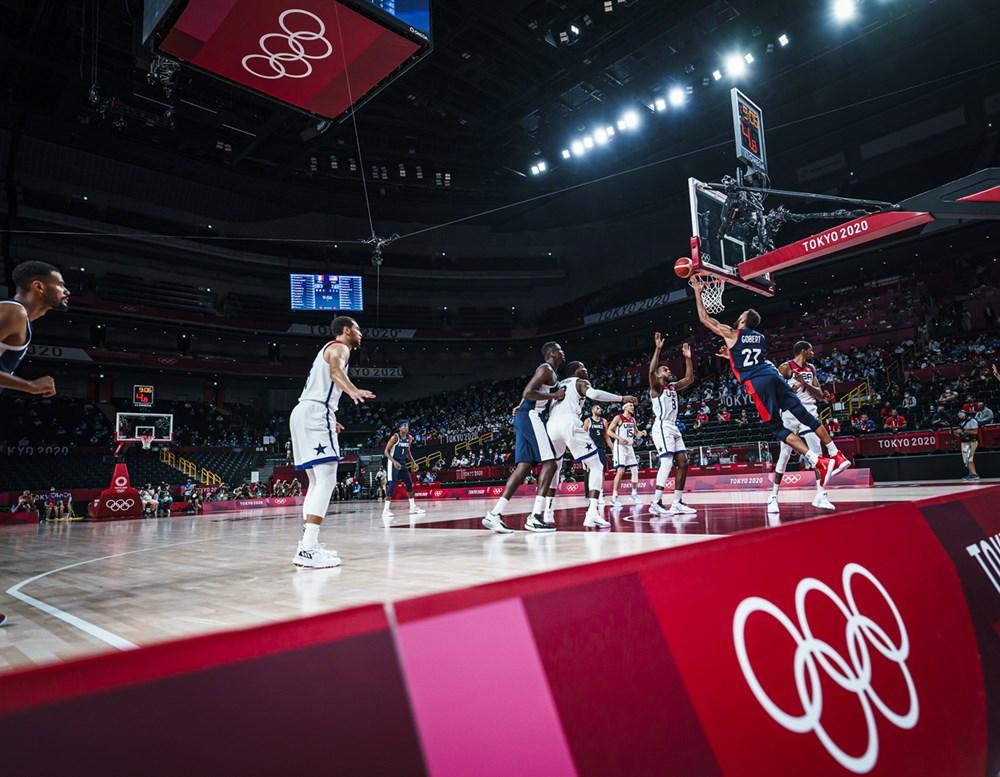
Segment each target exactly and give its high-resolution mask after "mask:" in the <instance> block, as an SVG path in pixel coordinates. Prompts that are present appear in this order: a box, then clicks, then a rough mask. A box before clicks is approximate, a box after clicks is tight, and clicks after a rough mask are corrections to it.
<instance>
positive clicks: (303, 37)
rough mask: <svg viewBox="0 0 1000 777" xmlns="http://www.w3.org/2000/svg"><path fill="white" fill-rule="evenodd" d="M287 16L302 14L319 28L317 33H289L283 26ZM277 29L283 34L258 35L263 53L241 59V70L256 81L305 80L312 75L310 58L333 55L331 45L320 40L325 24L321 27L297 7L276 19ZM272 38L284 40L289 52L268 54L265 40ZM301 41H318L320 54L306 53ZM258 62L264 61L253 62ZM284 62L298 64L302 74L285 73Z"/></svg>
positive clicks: (311, 15) (314, 17) (314, 16)
mask: <svg viewBox="0 0 1000 777" xmlns="http://www.w3.org/2000/svg"><path fill="white" fill-rule="evenodd" d="M290 14H302V15H303V16H308V17H309V18H310V19H311V20H312V21H313V22H315V23H316V24H317V25H318V26H319V30H318V31H316V32H312V31H310V30H300V31H296V32H293V31H292V30H291V29H289V28H288V26H286V24H285V17H287V16H289V15H290ZM278 26H279V27H281V29H282V30H284V31H285V33H286V34H285V35H282V34H281V33H280V32H269V33H267V34H266V35H261V36H260V41H259V42H260V49H261V51H262V52H264V53H263V54H247V55H246V56H245V57H243V69H244V70H246V71H247V72H248V73H249V74H250V75H253V76H257V78H265V79H268V80H270V81H276V80H277V79H279V78H308V77H309V76H310V75H312V72H313V66H312V63H311V62H310V61H309V60H310V59H326V58H327V57H329V56H330V55H331V54H333V44H332V43H330V41H328V40H327V39H326V38H325V37H323V36H324V35H325V34H326V25H325V24H323V20H322V19H320V18H319V17H318V16H316V14H314V13H310V12H309V11H304V10H302V9H301V8H289V9H288V10H287V11H283V12H282V13H281V15H280V16H279V17H278ZM272 38H278V39H280V40H282V41H284V42H285V44H286V45H287V47H288V48H289V49H290V51H288V52H281V51H272V50H271V49H270V48H268V45H269V44H268V41H269V40H271V39H272ZM302 41H305V42H307V43H312V42H314V41H322V42H323V46H324V50H323V53H321V54H307V53H306V47H305V46H304V45H303V44H302ZM261 59H262V60H264V62H261V63H257V60H261ZM250 62H254V63H255V65H254V67H251V66H250V64H249V63H250ZM286 62H287V63H291V62H296V63H301V67H302V68H303V72H301V73H290V72H288V69H287V68H286V67H285V63H286ZM265 64H266V66H267V68H268V70H265V72H259V70H258V69H263V67H264V65H265ZM254 68H258V69H254Z"/></svg>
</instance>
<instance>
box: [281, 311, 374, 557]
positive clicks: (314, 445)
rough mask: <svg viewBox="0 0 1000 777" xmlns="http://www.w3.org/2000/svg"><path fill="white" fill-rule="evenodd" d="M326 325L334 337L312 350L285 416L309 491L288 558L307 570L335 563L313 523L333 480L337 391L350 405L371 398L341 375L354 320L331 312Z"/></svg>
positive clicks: (354, 343) (356, 331)
mask: <svg viewBox="0 0 1000 777" xmlns="http://www.w3.org/2000/svg"><path fill="white" fill-rule="evenodd" d="M330 329H331V331H332V332H333V335H334V338H335V339H334V340H331V341H330V342H328V343H327V344H326V345H324V346H323V347H322V348H320V349H319V353H318V354H316V358H315V359H314V360H313V363H312V368H311V369H310V371H309V378H308V379H307V380H306V386H305V388H304V389H302V394H301V395H300V396H299V403H298V404H297V405H296V406H295V409H294V410H292V415H291V418H290V419H289V426H290V427H291V432H292V458H293V459H294V462H295V468H296V469H304V470H305V471H306V474H307V475H308V477H309V490H308V491H306V498H305V503H304V504H303V505H302V514H303V516H304V520H305V525H304V526H303V529H302V539H301V540H299V546H298V549H297V550H296V551H295V556H294V557H293V558H292V563H293V564H295V566H297V567H306V568H310V569H324V568H326V567H336V566H340V557H339V556H338V555H337V553H336V551H333V550H327V549H326V548H325V547H323V546H322V545H320V544H319V527H320V524H322V523H323V516H325V515H326V510H327V508H328V507H329V506H330V497H331V496H332V495H333V489H334V488H335V487H336V485H337V462H339V461H340V458H341V456H340V443H339V442H338V441H337V434H338V432H340V431H341V429H343V427H341V426H340V425H339V424H338V423H337V417H336V413H337V406H338V405H339V403H340V396H341V394H347V396H349V397H350V398H351V399H352V400H353V401H354V404H359V403H362V402H364V401H365V400H366V399H375V395H374V394H373V393H372V392H370V391H366V390H364V389H359V388H358V387H357V386H355V385H354V384H353V383H351V381H350V379H349V378H348V377H347V363H348V362H349V361H350V360H351V351H352V350H353V349H355V348H358V347H359V346H360V345H361V329H360V328H359V327H358V322H357V321H355V320H354V319H353V318H350V317H348V316H337V318H335V319H334V320H333V324H332V325H331V327H330Z"/></svg>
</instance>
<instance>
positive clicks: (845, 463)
mask: <svg viewBox="0 0 1000 777" xmlns="http://www.w3.org/2000/svg"><path fill="white" fill-rule="evenodd" d="M850 466H851V461H850V459H848V458H847V457H846V456H845V455H844V454H843V453H841V452H840V451H837V455H836V456H834V457H833V472H831V473H830V477H831V478H832V477H833V476H834V475H839V474H840V473H841V472H843V471H844V470H845V469H848V468H849V467H850Z"/></svg>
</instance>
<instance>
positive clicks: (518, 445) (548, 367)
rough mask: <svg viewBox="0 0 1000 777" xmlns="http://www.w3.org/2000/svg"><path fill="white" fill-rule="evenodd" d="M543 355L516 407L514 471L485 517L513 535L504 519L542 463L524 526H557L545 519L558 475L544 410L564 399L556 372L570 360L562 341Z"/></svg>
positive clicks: (531, 528)
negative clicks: (551, 486) (521, 487)
mask: <svg viewBox="0 0 1000 777" xmlns="http://www.w3.org/2000/svg"><path fill="white" fill-rule="evenodd" d="M542 358H543V359H545V361H544V362H542V363H541V364H540V365H538V367H537V368H536V369H535V372H534V374H533V375H532V376H531V380H529V381H528V385H526V386H525V387H524V391H522V392H521V404H519V405H518V406H517V407H516V408H514V464H515V465H516V466H515V467H514V471H513V472H511V473H510V477H509V478H507V485H506V486H505V487H504V490H503V496H501V497H500V498H499V499H498V500H497V503H496V505H495V506H494V507H493V509H492V510H490V511H489V512H487V513H486V516H485V517H484V518H483V526H485V527H486V528H487V529H489V530H490V531H493V532H496V533H497V534H511V533H512V532H513V531H514V530H513V529H512V528H510V527H509V526H508V525H507V524H506V523H504V520H503V513H504V511H505V510H506V509H507V505H508V504H509V502H510V499H511V497H513V496H514V494H515V493H516V492H517V487H518V486H519V485H521V483H523V482H524V478H525V477H527V475H528V473H529V472H531V470H532V468H533V467H534V466H535V465H536V464H541V465H542V467H541V471H540V472H539V473H538V490H537V491H536V492H535V504H534V506H533V507H532V510H531V514H530V515H529V516H528V519H527V520H526V521H525V522H524V528H525V529H526V530H527V531H533V532H553V531H555V530H556V527H555V526H554V525H550V524H547V523H546V522H545V520H544V518H543V513H544V511H545V496H544V495H545V494H546V493H547V492H548V488H549V483H551V482H552V478H553V477H554V476H555V474H556V467H557V465H558V464H557V461H556V454H555V451H554V450H553V449H552V441H551V440H550V439H549V435H548V432H546V431H545V422H544V421H542V413H544V412H545V410H547V409H548V407H549V403H550V402H553V401H555V402H561V401H562V400H563V399H564V398H565V396H566V392H565V391H563V390H562V389H560V388H559V387H558V386H556V382H557V379H556V371H557V370H558V369H559V368H560V367H562V365H563V363H564V362H565V361H566V354H565V353H563V349H562V346H561V345H559V343H557V342H554V341H550V342H547V343H545V345H543V346H542Z"/></svg>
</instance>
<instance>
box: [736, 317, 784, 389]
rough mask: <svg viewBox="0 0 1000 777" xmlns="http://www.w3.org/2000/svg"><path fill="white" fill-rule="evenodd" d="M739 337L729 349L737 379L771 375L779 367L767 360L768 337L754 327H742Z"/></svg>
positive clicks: (751, 378)
mask: <svg viewBox="0 0 1000 777" xmlns="http://www.w3.org/2000/svg"><path fill="white" fill-rule="evenodd" d="M739 335H740V336H739V339H738V340H737V341H736V343H735V344H734V345H733V347H732V348H730V349H729V361H730V363H731V364H732V367H733V374H734V375H735V376H736V378H737V380H741V381H743V380H753V379H754V378H758V377H760V376H761V375H771V374H774V373H777V372H778V368H777V367H775V366H774V365H773V364H772V363H771V362H769V361H768V360H767V338H766V337H764V335H762V334H761V333H760V332H758V331H756V330H754V329H740V330H739Z"/></svg>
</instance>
